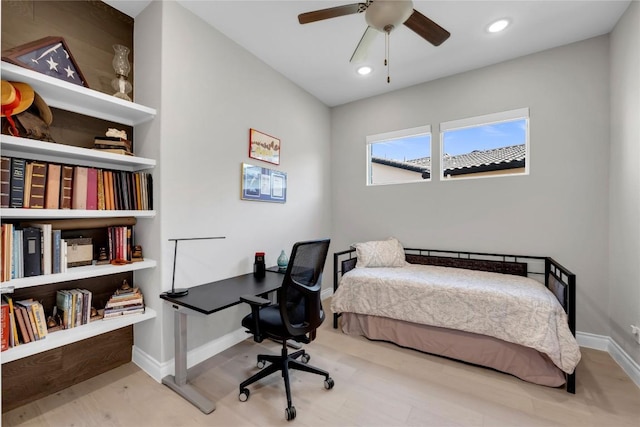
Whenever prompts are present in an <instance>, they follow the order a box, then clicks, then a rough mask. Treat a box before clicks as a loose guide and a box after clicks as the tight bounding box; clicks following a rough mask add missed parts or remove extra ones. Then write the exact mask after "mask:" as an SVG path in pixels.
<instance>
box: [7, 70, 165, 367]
mask: <svg viewBox="0 0 640 427" xmlns="http://www.w3.org/2000/svg"><path fill="white" fill-rule="evenodd" d="M1 71H2V79H4V80H9V81H19V82H24V83H27V84H29V85H30V86H31V87H33V89H34V90H35V91H36V92H37V93H38V94H39V95H40V96H41V97H42V98H43V99H44V101H45V102H46V103H47V104H48V105H49V106H51V107H55V108H59V109H62V110H67V111H70V112H74V113H78V114H83V115H86V116H90V117H94V118H98V119H102V120H107V121H110V122H115V123H120V124H123V125H128V126H136V125H139V124H141V123H144V122H148V121H150V120H153V118H154V117H155V116H156V110H155V109H153V108H150V107H146V106H144V105H140V104H136V103H134V102H130V101H125V100H122V99H119V98H116V97H114V96H111V95H108V94H105V93H102V92H98V91H95V90H92V89H89V88H86V87H83V86H79V85H75V84H72V83H68V82H65V81H62V80H60V79H56V78H53V77H50V76H47V75H45V74H41V73H38V72H36V71H33V70H29V69H26V68H23V67H19V66H17V65H14V64H10V63H7V62H4V61H2V66H1ZM0 149H1V151H2V156H6V157H16V158H24V159H30V160H40V161H45V162H50V163H60V164H68V165H80V166H87V167H95V168H101V169H112V170H119V171H126V172H138V171H142V170H148V169H153V168H154V167H155V166H156V161H155V160H154V159H147V158H143V157H137V156H125V155H119V154H113V153H107V152H102V151H98V150H92V149H88V148H83V147H74V146H70V145H64V144H57V143H52V142H44V141H37V140H32V139H25V138H17V137H14V136H10V135H0ZM0 216H1V218H2V220H3V221H4V220H10V221H14V222H17V221H19V220H25V221H31V220H36V219H37V220H40V221H41V222H46V220H54V219H55V220H59V219H79V218H123V217H135V218H139V219H146V218H154V217H155V216H156V212H155V211H154V210H149V211H138V210H80V209H14V208H2V209H0ZM156 266H157V262H156V261H155V260H152V259H145V260H144V261H141V262H135V263H130V264H125V265H121V266H114V265H110V264H107V265H89V266H82V267H73V268H69V269H68V271H67V272H65V273H59V274H47V275H40V276H35V277H25V278H21V279H14V280H10V281H7V282H2V283H1V284H0V287H1V288H2V290H3V291H10V290H11V289H13V290H18V289H22V290H24V289H28V288H33V287H37V286H42V285H50V284H56V283H63V282H68V281H74V280H79V279H90V278H95V277H101V276H108V275H112V274H118V273H123V272H135V271H138V270H144V269H149V268H155V267H156ZM89 289H90V288H89ZM90 290H91V289H90ZM52 292H54V291H52ZM154 317H156V312H155V311H154V310H153V309H151V308H148V307H147V308H146V310H145V312H144V313H142V314H135V315H129V316H123V317H118V318H114V319H106V320H99V321H94V322H90V323H88V324H86V325H81V326H78V327H76V328H71V329H67V330H62V331H56V332H52V333H49V334H48V335H47V337H46V338H45V339H43V340H40V341H35V342H30V343H27V344H21V345H19V346H17V347H13V348H10V349H8V350H6V351H3V352H2V354H1V355H0V359H1V363H2V364H5V363H8V362H13V361H16V360H19V359H22V358H26V357H29V356H33V355H36V354H38V353H42V352H45V351H48V350H52V349H55V348H58V347H62V346H65V345H68V344H72V343H75V342H78V341H82V340H85V339H87V338H91V337H95V336H98V335H101V334H104V333H107V332H111V331H114V330H117V329H120V328H123V327H127V326H130V325H133V324H136V323H139V322H143V321H146V320H149V319H152V318H154Z"/></svg>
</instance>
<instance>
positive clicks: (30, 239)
mask: <svg viewBox="0 0 640 427" xmlns="http://www.w3.org/2000/svg"><path fill="white" fill-rule="evenodd" d="M22 241H23V246H24V247H23V260H24V277H32V276H40V275H41V274H42V266H41V254H42V247H41V246H42V244H41V236H40V229H38V228H35V227H25V228H23V230H22Z"/></svg>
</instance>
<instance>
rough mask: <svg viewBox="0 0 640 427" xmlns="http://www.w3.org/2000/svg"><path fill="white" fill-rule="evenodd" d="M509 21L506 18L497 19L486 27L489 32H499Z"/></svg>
mask: <svg viewBox="0 0 640 427" xmlns="http://www.w3.org/2000/svg"><path fill="white" fill-rule="evenodd" d="M510 23H511V22H510V21H509V20H508V19H506V18H502V19H498V20H497V21H495V22H493V23H491V24H490V25H489V26H488V27H487V31H488V32H490V33H499V32H501V31H504V30H505V29H506V28H507V27H508V26H509V24H510Z"/></svg>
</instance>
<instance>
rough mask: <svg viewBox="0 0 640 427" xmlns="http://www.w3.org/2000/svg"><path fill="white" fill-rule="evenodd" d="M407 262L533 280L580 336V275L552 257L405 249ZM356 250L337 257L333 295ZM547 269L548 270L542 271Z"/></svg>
mask: <svg viewBox="0 0 640 427" xmlns="http://www.w3.org/2000/svg"><path fill="white" fill-rule="evenodd" d="M404 251H405V255H406V260H407V262H409V263H411V264H424V265H437V266H442V267H455V268H465V269H470V270H480V271H490V272H494V273H503V274H514V275H519V276H526V277H532V278H534V279H536V280H538V281H540V282H541V283H544V285H545V286H546V287H547V288H548V289H549V290H550V291H551V292H553V294H554V295H555V297H556V298H557V299H558V301H559V302H560V305H562V307H563V308H564V311H565V312H566V313H567V318H568V323H569V329H570V330H571V333H572V334H573V336H574V337H575V335H576V275H575V274H573V273H571V272H570V271H569V270H568V269H567V268H565V267H564V266H562V264H560V263H558V262H557V261H555V260H554V259H553V258H550V257H542V256H530V255H505V254H491V253H482V252H462V251H449V250H438V249H413V248H405V250H404ZM356 261H357V257H356V249H355V248H350V249H347V250H344V251H340V252H335V253H334V254H333V292H334V293H335V292H336V291H337V290H338V286H339V285H340V278H341V277H342V275H343V274H345V273H347V272H348V271H349V270H352V269H353V268H355V266H356ZM542 268H544V271H539V270H542ZM341 314H342V313H334V314H333V327H334V328H335V329H337V328H338V318H339V317H340V316H341ZM566 377H567V382H566V389H567V392H569V393H573V394H575V392H576V373H575V371H574V372H573V373H572V374H566Z"/></svg>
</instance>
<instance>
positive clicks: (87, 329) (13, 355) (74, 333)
mask: <svg viewBox="0 0 640 427" xmlns="http://www.w3.org/2000/svg"><path fill="white" fill-rule="evenodd" d="M154 317H156V312H155V310H153V309H151V308H149V307H146V309H145V312H144V313H140V314H132V315H129V316H122V317H117V318H114V319H103V320H97V321H95V322H91V323H88V324H86V325H82V326H77V327H75V328H71V329H65V330H63V331H56V332H52V333H50V334H48V335H47V337H46V338H45V339H43V340H40V341H34V342H30V343H28V344H21V345H19V346H17V347H12V348H10V349H8V350H6V351H3V352H2V364H5V363H9V362H13V361H14V360H18V359H22V358H24V357H29V356H33V355H34V354H38V353H42V352H44V351H48V350H52V349H54V348H58V347H62V346H65V345H68V344H72V343H74V342H77V341H82V340H84V339H87V338H91V337H94V336H96V335H100V334H104V333H107V332H110V331H114V330H116V329H120V328H124V327H125V326H129V325H133V324H136V323H140V322H144V321H145V320H149V319H153V318H154Z"/></svg>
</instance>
